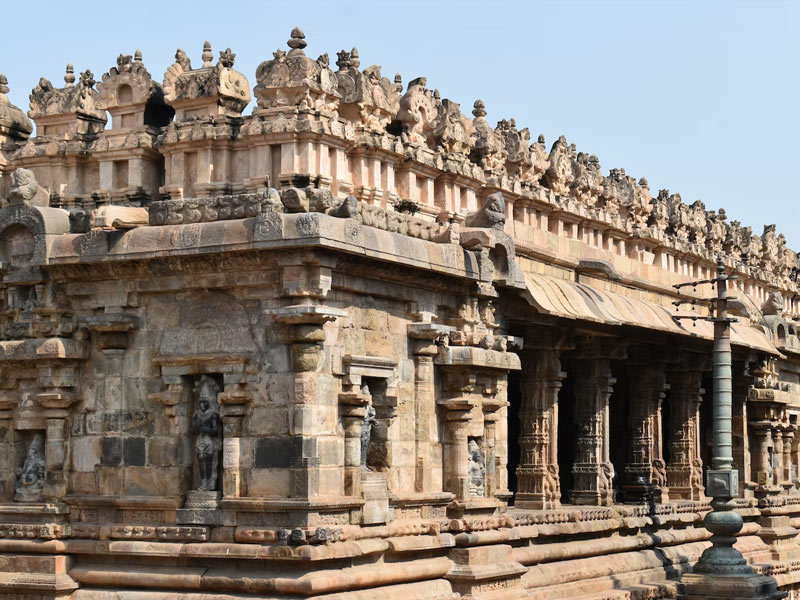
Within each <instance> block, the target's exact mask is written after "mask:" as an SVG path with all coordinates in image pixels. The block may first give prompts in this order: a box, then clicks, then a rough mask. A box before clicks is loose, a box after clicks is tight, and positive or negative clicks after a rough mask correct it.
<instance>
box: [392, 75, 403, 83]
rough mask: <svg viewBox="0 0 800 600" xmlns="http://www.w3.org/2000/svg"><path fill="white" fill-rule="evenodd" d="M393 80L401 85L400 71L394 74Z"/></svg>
mask: <svg viewBox="0 0 800 600" xmlns="http://www.w3.org/2000/svg"><path fill="white" fill-rule="evenodd" d="M394 82H395V83H396V84H397V85H403V76H402V75H400V73H396V74H395V76H394Z"/></svg>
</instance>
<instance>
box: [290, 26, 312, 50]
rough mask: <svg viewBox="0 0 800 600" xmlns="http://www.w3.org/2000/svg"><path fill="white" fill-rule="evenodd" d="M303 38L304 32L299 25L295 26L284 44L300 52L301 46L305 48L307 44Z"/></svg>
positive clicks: (304, 36)
mask: <svg viewBox="0 0 800 600" xmlns="http://www.w3.org/2000/svg"><path fill="white" fill-rule="evenodd" d="M305 38H306V34H305V33H303V30H302V29H300V28H299V27H295V28H294V29H292V33H291V39H290V40H289V41H288V42H286V44H287V45H288V46H289V48H291V49H292V50H299V51H301V52H302V51H303V48H305V47H306V46H307V45H308V44H307V43H306V39H305Z"/></svg>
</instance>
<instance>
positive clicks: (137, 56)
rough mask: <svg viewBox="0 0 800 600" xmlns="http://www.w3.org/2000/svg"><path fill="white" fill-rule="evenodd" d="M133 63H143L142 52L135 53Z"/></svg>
mask: <svg viewBox="0 0 800 600" xmlns="http://www.w3.org/2000/svg"><path fill="white" fill-rule="evenodd" d="M133 61H134V62H137V63H140V62H142V51H141V50H136V52H134V53H133Z"/></svg>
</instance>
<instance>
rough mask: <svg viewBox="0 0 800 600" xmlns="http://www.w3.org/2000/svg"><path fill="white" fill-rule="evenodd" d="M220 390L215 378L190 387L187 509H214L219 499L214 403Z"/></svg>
mask: <svg viewBox="0 0 800 600" xmlns="http://www.w3.org/2000/svg"><path fill="white" fill-rule="evenodd" d="M221 388H222V386H221V384H220V381H219V377H218V376H214V375H201V376H200V377H198V378H196V379H195V380H194V381H193V383H192V388H191V390H192V402H193V406H192V421H191V432H192V435H193V436H194V437H193V445H192V448H193V450H194V464H193V482H194V483H193V489H192V490H190V491H189V492H188V493H187V495H186V506H192V507H198V508H200V507H205V508H210V507H215V506H217V505H218V503H219V499H220V498H221V496H222V492H221V491H220V489H221V487H220V479H221V477H220V465H221V462H222V418H221V416H220V410H219V402H218V401H217V396H218V395H219V392H220V389H221Z"/></svg>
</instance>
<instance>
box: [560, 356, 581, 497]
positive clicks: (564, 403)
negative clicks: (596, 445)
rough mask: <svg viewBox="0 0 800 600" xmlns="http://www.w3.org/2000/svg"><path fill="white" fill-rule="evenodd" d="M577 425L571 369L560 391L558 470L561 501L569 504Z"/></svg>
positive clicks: (572, 484)
mask: <svg viewBox="0 0 800 600" xmlns="http://www.w3.org/2000/svg"><path fill="white" fill-rule="evenodd" d="M577 438H578V434H577V428H576V425H575V380H574V375H572V374H571V369H567V377H566V378H565V379H564V381H563V382H562V386H561V389H560V390H559V391H558V472H559V475H560V478H561V503H562V504H569V502H570V498H569V492H570V490H571V489H572V488H573V486H574V480H573V477H572V465H573V464H574V462H575V449H576V447H577V443H578V439H577Z"/></svg>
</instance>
